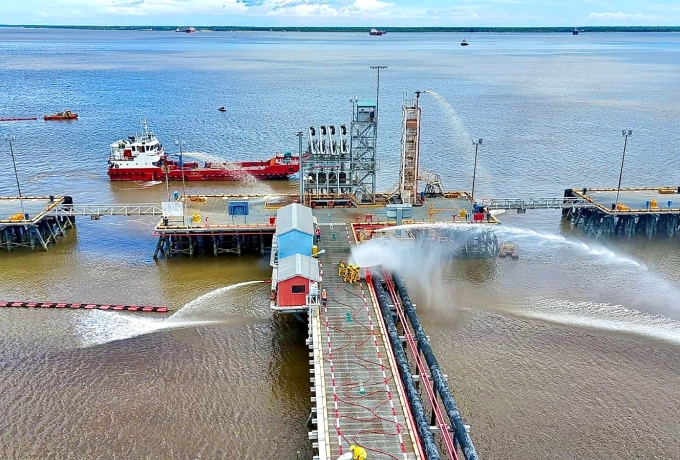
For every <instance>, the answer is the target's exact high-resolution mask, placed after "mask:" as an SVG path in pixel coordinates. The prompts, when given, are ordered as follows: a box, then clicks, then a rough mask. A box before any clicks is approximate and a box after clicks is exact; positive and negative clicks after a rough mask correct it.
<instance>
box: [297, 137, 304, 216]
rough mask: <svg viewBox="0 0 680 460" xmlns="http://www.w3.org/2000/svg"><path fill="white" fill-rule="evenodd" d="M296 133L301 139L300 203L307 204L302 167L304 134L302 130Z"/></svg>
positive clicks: (299, 139)
mask: <svg viewBox="0 0 680 460" xmlns="http://www.w3.org/2000/svg"><path fill="white" fill-rule="evenodd" d="M295 135H296V136H297V137H298V141H299V146H298V158H299V160H298V162H299V166H300V172H299V174H298V176H300V203H301V204H302V205H304V204H305V203H304V197H305V190H304V184H303V180H302V178H303V176H304V173H305V171H304V169H303V168H302V136H303V134H302V131H298V132H297V133H295Z"/></svg>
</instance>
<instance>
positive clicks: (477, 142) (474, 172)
mask: <svg viewBox="0 0 680 460" xmlns="http://www.w3.org/2000/svg"><path fill="white" fill-rule="evenodd" d="M481 144H482V140H481V139H472V145H474V146H475V166H474V169H473V170H472V195H471V197H470V217H472V216H473V210H474V206H475V178H476V177H477V152H478V150H479V146H480V145H481Z"/></svg>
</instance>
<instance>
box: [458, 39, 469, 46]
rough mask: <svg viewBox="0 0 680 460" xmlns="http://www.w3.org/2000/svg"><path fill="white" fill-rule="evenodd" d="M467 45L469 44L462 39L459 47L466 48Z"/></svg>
mask: <svg viewBox="0 0 680 460" xmlns="http://www.w3.org/2000/svg"><path fill="white" fill-rule="evenodd" d="M468 45H469V43H468V42H467V40H465V39H463V41H462V42H460V46H468Z"/></svg>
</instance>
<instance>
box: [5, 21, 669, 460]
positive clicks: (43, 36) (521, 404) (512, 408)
mask: <svg viewBox="0 0 680 460" xmlns="http://www.w3.org/2000/svg"><path fill="white" fill-rule="evenodd" d="M0 33H2V34H3V37H4V38H5V40H4V41H3V42H2V43H0V51H2V53H3V54H5V55H7V56H11V57H12V59H11V60H8V61H5V62H6V65H3V66H0V81H4V82H7V90H6V91H1V92H0V107H2V108H3V110H7V111H8V112H11V113H12V114H17V113H22V114H24V113H29V114H32V113H34V112H35V113H36V114H37V113H41V112H44V113H48V112H49V111H50V110H51V111H54V110H57V109H60V110H61V109H64V108H71V109H73V110H74V111H78V112H80V114H81V117H80V119H79V120H78V121H77V122H75V123H73V124H71V125H69V126H66V125H48V124H45V123H42V122H39V124H34V125H30V124H27V125H26V124H25V125H12V127H11V128H8V127H6V126H0V128H2V132H3V133H5V132H11V133H12V134H15V135H16V136H17V156H18V157H19V159H20V161H19V171H20V177H21V180H22V183H23V186H24V191H25V193H27V194H30V193H34V194H49V193H55V194H70V195H72V196H74V199H75V200H76V201H77V202H118V203H126V202H153V201H161V200H163V199H164V197H165V195H166V189H165V185H164V184H124V183H123V184H110V183H109V182H108V180H107V178H106V175H105V169H106V152H107V146H108V144H110V143H111V142H113V141H114V140H116V139H118V138H120V137H123V136H126V135H128V134H131V133H132V132H134V130H135V128H136V126H137V121H136V120H137V118H138V117H139V116H140V115H142V114H146V116H147V117H148V118H149V119H150V123H152V126H153V127H154V128H155V129H156V131H157V133H158V135H159V137H160V138H161V140H162V141H163V142H164V143H165V144H166V146H171V145H172V143H173V140H174V139H175V138H177V137H179V136H181V137H182V138H183V139H184V140H185V141H186V142H187V144H188V145H187V148H188V149H189V150H194V151H204V152H208V153H210V154H211V155H217V156H220V157H222V158H227V157H228V158H246V157H248V155H249V152H252V151H253V149H254V148H257V149H258V151H262V150H263V147H260V146H266V152H267V153H265V154H262V157H265V156H267V155H270V153H269V152H271V151H273V150H274V149H275V148H277V146H279V145H280V146H281V148H282V149H291V150H295V149H297V138H295V136H294V133H295V132H296V131H298V130H300V129H306V128H305V127H307V126H309V125H310V124H317V125H318V124H322V123H324V122H325V117H331V118H333V119H338V120H345V119H346V117H348V116H349V113H350V110H351V108H350V106H349V105H348V104H347V103H346V102H345V101H346V100H347V99H348V98H349V97H350V96H352V95H353V94H360V95H362V96H364V97H370V96H371V94H373V89H374V86H373V85H374V82H373V76H372V75H371V74H369V73H368V70H366V69H365V68H367V67H368V65H369V64H374V63H376V62H378V61H380V62H385V63H386V64H389V66H390V67H389V69H388V70H389V72H392V74H390V73H389V72H386V73H385V79H384V85H385V86H384V87H383V93H381V96H380V104H381V110H383V112H382V113H383V119H382V121H381V123H383V125H381V131H380V136H381V141H380V145H381V147H380V148H381V149H383V150H382V152H381V154H382V155H383V161H382V162H381V172H380V182H379V184H380V186H381V188H383V189H386V188H388V187H389V186H390V185H391V183H392V182H394V179H395V177H396V176H395V171H396V168H397V167H398V156H397V154H396V152H398V148H399V129H400V124H399V123H400V116H401V114H400V110H399V108H400V103H401V93H402V92H403V91H412V90H415V89H429V90H432V91H436V92H437V93H438V94H441V95H442V98H443V99H445V100H446V101H448V102H449V103H451V106H447V105H446V104H445V103H443V102H441V101H438V100H436V99H435V98H433V97H430V96H429V95H424V96H423V98H422V101H423V109H424V123H425V125H426V126H424V132H423V155H424V160H423V162H424V163H425V164H426V166H428V168H429V169H433V170H436V171H437V172H440V173H442V175H443V177H444V178H445V185H446V186H448V187H449V188H456V187H457V188H461V189H462V188H469V182H470V177H469V176H470V174H469V171H471V167H468V166H469V165H470V164H471V157H470V145H469V136H468V134H469V132H472V133H474V134H475V135H481V136H483V137H484V144H483V145H484V149H483V150H482V155H480V163H479V166H478V177H477V180H478V183H477V187H478V190H480V193H482V194H485V195H497V196H499V195H504V196H527V195H530V194H531V195H532V196H538V195H544V196H556V195H561V193H562V190H563V189H564V188H566V187H571V186H577V185H580V184H583V185H593V186H594V185H598V186H613V185H615V183H616V179H617V178H618V169H616V168H617V166H616V165H618V164H619V163H618V162H619V161H620V147H621V145H620V142H619V138H620V129H621V128H627V127H632V128H633V129H635V135H634V137H633V138H632V141H631V142H632V144H631V147H630V148H631V153H630V162H631V163H630V167H629V168H630V169H628V170H627V171H628V172H627V174H628V176H625V177H627V178H630V179H628V180H629V183H628V185H669V184H670V185H673V184H677V183H679V182H680V176H679V175H678V168H677V166H678V164H679V163H678V155H677V154H678V147H677V146H678V145H680V137H679V135H678V131H677V120H678V119H680V107H679V105H678V98H677V97H673V96H672V95H675V96H677V95H678V89H679V87H678V75H680V73H679V72H680V70H679V69H678V61H677V60H675V58H674V56H675V57H677V50H678V49H680V41H678V37H676V36H675V35H677V34H675V35H673V34H658V35H655V34H651V35H647V34H640V35H636V34H632V35H626V34H592V35H586V34H583V35H582V36H581V35H580V36H579V37H577V38H578V40H580V42H578V43H576V42H574V43H572V42H571V41H572V40H575V39H576V38H572V37H571V36H568V39H569V42H570V43H569V44H567V45H565V44H564V42H563V41H564V40H566V39H567V37H566V36H565V37H562V36H560V37H557V36H556V35H554V34H546V35H507V36H505V35H503V36H498V35H493V34H489V35H483V34H475V37H474V38H475V40H474V41H473V40H470V41H471V43H472V44H471V46H469V47H467V48H468V49H469V51H467V50H466V51H465V53H469V55H468V56H461V55H460V54H459V53H462V52H463V51H460V50H459V49H458V48H460V47H458V48H456V49H455V50H452V49H451V47H450V46H447V45H446V43H447V40H451V41H452V42H453V43H454V44H455V43H458V42H459V41H460V38H459V37H452V36H448V35H434V36H433V35H430V34H392V36H390V35H387V36H385V38H386V40H385V41H383V42H382V43H381V44H380V46H374V47H370V49H369V47H367V46H366V43H364V42H365V39H364V38H363V37H357V36H355V35H354V34H337V35H335V34H289V35H286V36H285V37H280V36H278V35H277V34H264V33H263V34H242V35H239V36H238V37H237V38H232V35H231V34H228V33H225V34H217V33H215V34H199V33H197V34H193V35H195V37H190V38H192V39H193V38H195V39H196V40H193V41H191V42H188V41H186V40H185V41H180V40H184V39H185V38H187V37H184V34H176V35H182V37H181V38H180V37H177V36H176V35H173V34H165V35H164V34H162V33H158V34H156V33H150V34H151V35H148V34H147V35H145V33H142V32H120V33H119V34H118V33H113V32H86V31H17V30H10V31H0ZM443 37H444V38H446V40H442V38H443ZM367 38H368V37H367ZM469 38H470V37H468V39H469ZM454 39H455V40H454ZM338 60H339V61H338ZM145 63H147V64H148V66H147V67H148V68H147V67H144V65H143V64H145ZM324 63H325V64H324ZM334 63H335V64H334ZM331 64H333V65H331ZM336 64H337V65H336ZM131 69H136V70H138V71H139V72H137V73H132V72H130V70H131ZM269 69H275V70H276V72H269ZM416 69H417V70H418V72H414V71H415V70H416ZM526 69H534V70H533V71H528V70H526ZM158 70H163V72H158ZM55 71H59V72H62V73H61V74H60V76H59V77H58V78H56V77H55V75H54V72H55ZM66 72H68V74H67V73H66ZM66 75H70V76H66ZM356 75H363V77H362V78H361V79H359V78H353V77H355V76H356ZM382 82H383V79H382V75H381V84H382ZM366 88H368V89H366ZM216 94H219V95H224V96H223V97H219V98H218V97H217V96H216ZM217 99H220V102H219V103H218V102H216V100H217ZM222 100H225V101H229V104H230V108H231V107H233V110H234V111H236V113H233V114H232V113H231V112H229V113H228V114H227V115H226V116H227V117H230V118H228V119H227V120H228V122H225V121H224V120H225V118H218V115H217V112H216V107H217V106H219V105H224V104H226V103H227V102H222ZM273 100H274V101H276V103H271V101H273ZM309 101H312V102H313V103H312V102H309ZM383 101H385V102H383ZM307 102H309V103H307ZM66 105H68V107H66ZM205 107H208V108H207V109H206V108H205ZM262 107H266V108H267V110H264V111H263V110H262ZM301 107H303V108H304V109H300V108H301ZM338 107H339V108H338ZM452 107H454V108H455V110H454V109H453V108H452ZM104 109H106V111H107V113H106V115H103V114H102V110H104ZM331 112H332V113H331ZM3 113H4V112H3ZM565 120H568V123H566V122H565ZM215 132H218V133H220V134H219V135H215V134H214V133H215ZM461 138H462V139H463V140H461ZM383 139H384V140H383ZM494 139H495V140H496V141H495V142H496V143H495V144H494ZM547 139H549V140H547ZM593 139H600V141H598V142H593ZM76 145H77V146H78V147H79V148H78V149H75V148H73V147H74V146H76ZM650 145H654V146H655V148H654V150H653V151H651V153H650V150H649V149H650V147H649V146H650ZM254 146H257V147H254ZM3 149H4V147H3ZM169 150H172V151H174V146H173V149H169ZM546 151H550V152H551V153H550V154H546V153H545V152H546ZM36 152H37V153H36ZM229 152H231V153H229ZM437 152H454V153H451V159H450V161H449V159H448V158H444V157H443V156H442V155H439V154H438V153H437ZM455 152H458V153H455ZM460 152H465V153H464V154H460ZM2 155H3V156H4V151H2ZM230 155H231V156H230ZM388 155H389V156H388ZM267 157H268V156H267ZM627 161H628V159H627ZM428 163H429V164H428ZM575 164H578V165H580V166H579V167H575V166H574V165H575ZM584 165H590V166H592V168H591V169H588V170H587V172H585V173H584V171H586V170H585V169H584V168H585V166H584ZM627 167H628V166H627ZM633 171H635V174H636V176H635V178H633V175H634V174H633ZM660 174H663V177H659V175H660ZM529 181H531V183H532V190H531V191H530V192H527V191H526V187H527V183H529ZM584 182H587V184H585V183H584ZM633 182H634V183H633ZM659 182H662V183H659ZM13 187H14V182H13V176H12V175H10V174H9V173H8V172H7V171H4V172H2V175H1V176H0V194H2V195H10V194H13V193H14V188H13ZM188 188H189V190H190V191H193V192H215V193H230V192H233V191H249V192H260V193H275V192H291V191H295V190H297V186H296V183H295V182H294V181H291V182H283V183H274V184H254V185H253V184H249V185H243V184H240V185H235V184H231V185H224V184H222V185H215V184H190V185H189V187H188ZM174 190H178V185H177V184H171V191H174ZM534 193H536V195H533V194H534ZM499 219H500V220H501V221H502V222H503V224H502V229H501V230H499V232H501V233H500V234H499V235H500V237H501V238H503V239H505V240H512V241H514V242H516V243H517V244H519V247H520V259H519V260H518V261H510V260H507V261H506V260H493V261H443V262H442V261H439V260H437V259H435V258H432V259H430V258H428V257H427V256H425V255H423V256H422V260H418V261H416V262H417V263H414V261H413V260H399V259H398V258H397V260H396V262H395V263H396V268H398V269H399V270H400V273H401V274H402V275H403V276H404V277H405V279H406V280H407V284H408V286H409V288H410V290H411V294H412V297H413V298H414V300H415V301H416V302H417V304H418V311H419V314H420V316H421V319H422V321H423V324H424V326H425V328H426V330H427V332H428V334H429V335H430V336H431V340H432V344H433V348H434V350H435V352H436V353H437V356H438V359H439V362H440V365H441V367H442V368H443V369H444V372H445V373H446V374H448V376H449V382H450V386H451V388H452V390H453V394H454V396H455V398H456V400H457V402H458V404H459V406H460V408H461V411H462V413H463V416H464V418H465V421H466V423H468V424H469V425H471V435H472V439H473V441H474V442H475V445H476V447H477V449H478V451H479V454H480V458H483V459H508V458H511V459H520V458H521V459H547V458H550V459H553V458H555V459H577V458H578V459H629V458H658V459H671V458H680V449H678V446H680V422H679V421H678V418H679V415H680V386H679V385H678V383H677V382H679V381H680V358H679V354H678V350H679V349H678V347H679V346H680V283H679V282H678V279H680V269H679V268H678V267H680V251H678V246H677V241H651V242H649V241H646V240H644V241H640V240H633V241H623V242H606V241H594V240H590V239H585V238H582V237H580V236H579V235H577V234H575V233H574V232H573V231H572V230H571V229H569V228H568V226H565V225H564V224H561V223H560V214H559V211H529V212H528V213H527V214H526V215H516V214H512V213H506V214H503V215H501V216H499ZM155 223H156V218H154V217H127V218H107V217H103V218H102V220H100V221H89V220H88V219H83V218H79V219H78V222H77V228H76V229H75V230H74V231H70V233H69V234H68V236H67V238H65V239H64V240H62V241H60V242H59V243H58V244H56V245H53V246H51V247H50V249H49V252H47V253H44V252H41V251H36V252H30V251H22V252H17V253H11V254H8V253H6V252H4V251H3V252H0V298H3V299H6V300H34V301H64V302H100V303H131V304H132V303H136V304H148V305H167V306H169V307H170V308H172V309H173V310H175V311H176V313H175V314H174V316H173V317H171V318H170V319H168V315H160V314H159V315H142V314H137V313H130V312H105V311H80V310H77V311H70V310H69V311H63V310H40V309H38V310H29V309H7V308H5V309H0V376H1V378H0V414H2V416H1V417H0V458H8V459H45V458H59V459H61V458H78V459H95V458H112V459H114V458H115V459H142V458H144V459H160V458H178V459H197V458H202V459H212V458H224V459H227V458H248V459H274V458H276V459H279V458H281V459H296V458H298V452H299V456H300V457H299V458H305V459H308V458H311V454H312V452H311V448H310V443H309V441H308V438H307V427H306V421H307V417H308V415H309V410H310V405H311V403H310V399H309V398H310V392H309V371H308V368H309V365H308V359H309V358H308V356H307V348H306V346H305V344H304V339H305V336H306V330H305V327H304V325H301V324H299V323H297V322H296V321H295V320H294V319H292V318H281V317H276V316H273V315H272V314H271V313H270V311H269V309H268V306H267V304H268V288H267V286H266V285H265V284H264V283H251V284H240V283H248V282H251V281H258V280H259V281H261V280H266V279H268V278H270V276H271V271H270V268H269V265H268V258H266V257H260V256H254V255H253V256H243V257H240V258H239V257H230V256H221V257H218V258H214V257H208V256H204V257H195V258H176V259H173V260H165V259H161V260H159V261H154V260H153V259H152V257H151V255H152V254H153V249H154V247H155V238H154V237H153V235H152V229H153V226H154V224H155ZM413 267H417V270H414V269H413ZM235 285H236V286H235ZM373 458H378V457H371V458H370V460H373Z"/></svg>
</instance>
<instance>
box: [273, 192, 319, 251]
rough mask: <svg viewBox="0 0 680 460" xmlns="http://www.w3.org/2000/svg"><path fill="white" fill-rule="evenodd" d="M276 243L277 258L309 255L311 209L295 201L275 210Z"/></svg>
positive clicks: (312, 219)
mask: <svg viewBox="0 0 680 460" xmlns="http://www.w3.org/2000/svg"><path fill="white" fill-rule="evenodd" d="M276 244H277V247H278V251H279V254H278V259H279V260H282V259H285V258H286V257H290V256H292V255H294V254H303V255H305V256H311V255H312V245H313V244H314V217H313V216H312V210H311V209H310V208H307V207H305V206H302V205H300V204H297V203H293V204H289V205H288V206H284V207H283V208H281V209H279V210H278V211H277V212H276Z"/></svg>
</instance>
